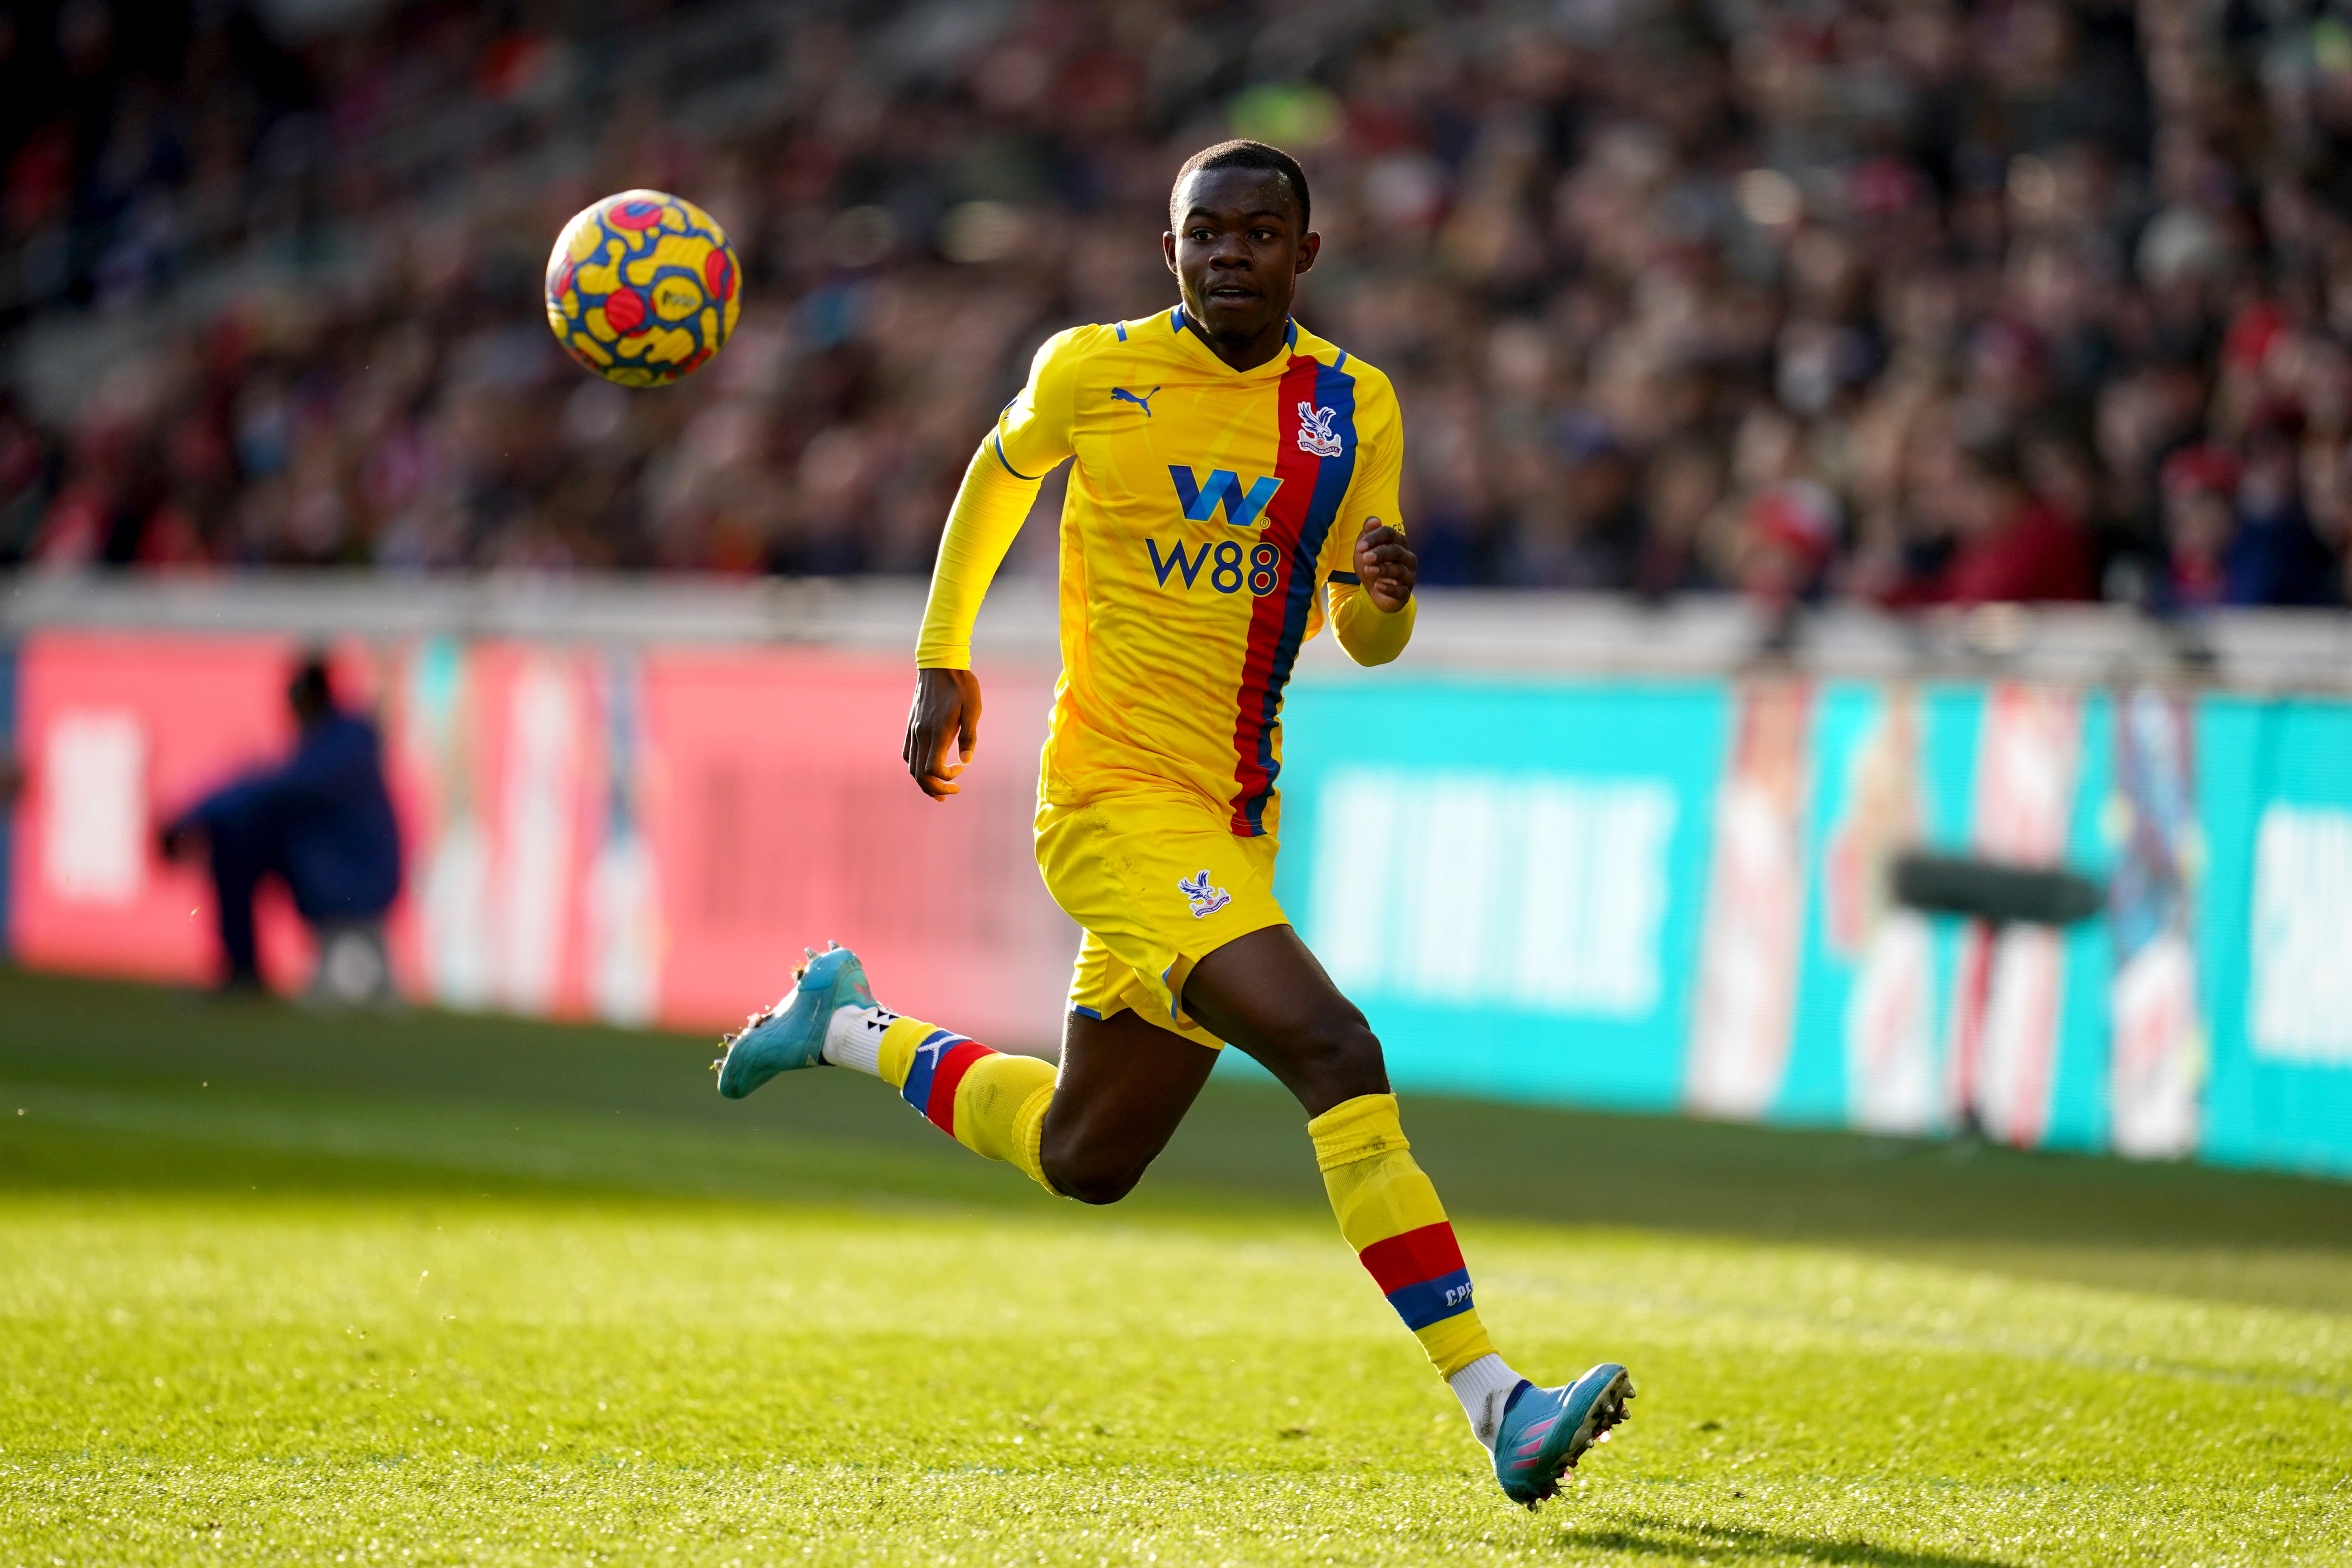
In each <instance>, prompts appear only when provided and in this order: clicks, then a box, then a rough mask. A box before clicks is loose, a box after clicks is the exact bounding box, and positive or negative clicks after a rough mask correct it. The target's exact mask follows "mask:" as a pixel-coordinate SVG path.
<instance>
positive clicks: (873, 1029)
mask: <svg viewBox="0 0 2352 1568" xmlns="http://www.w3.org/2000/svg"><path fill="white" fill-rule="evenodd" d="M1089 952H1090V954H1091V955H1092V957H1093V958H1094V959H1095V961H1096V962H1095V963H1087V961H1085V960H1082V961H1081V963H1080V970H1079V973H1080V977H1081V984H1085V981H1086V977H1087V975H1088V974H1090V973H1094V972H1095V971H1096V970H1097V968H1099V967H1101V965H1102V963H1103V961H1104V959H1105V958H1106V955H1103V954H1101V953H1100V952H1099V951H1098V950H1097V949H1092V948H1090V949H1089ZM1081 1006H1082V1007H1083V1004H1082V1005H1081ZM1096 1013H1097V1009H1095V1008H1091V1007H1086V1008H1084V1010H1082V1011H1073V1012H1072V1013H1070V1014H1069V1015H1068V1017H1067V1019H1066V1026H1065V1028H1064V1032H1063V1039H1062V1062H1061V1068H1060V1071H1059V1073H1058V1075H1057V1074H1056V1071H1055V1067H1054V1065H1053V1064H1052V1063H1050V1062H1045V1061H1040V1060H1038V1059H1037V1058H1034V1057H1024V1056H1015V1055H1011V1054H1008V1053H1005V1052H1001V1051H994V1050H991V1049H990V1048H989V1047H986V1046H983V1045H982V1044H980V1043H979V1042H978V1041H976V1040H971V1039H968V1038H966V1037H963V1036H961V1035H958V1034H953V1033H951V1032H950V1031H949V1030H946V1029H941V1028H938V1027H936V1026H932V1025H930V1024H927V1023H924V1022H923V1021H922V1020H920V1019H919V1018H908V1017H904V1016H900V1015H898V1014H896V1013H893V1012H891V1011H890V1010H889V1009H887V1008H886V1007H884V1006H882V1005H880V1004H879V1003H877V1001H876V1000H875V997H874V993H873V990H872V988H871V987H870V986H869V985H868V984H867V983H866V972H865V968H864V966H863V965H861V964H860V963H858V961H857V955H856V953H853V952H850V951H849V950H848V949H847V948H844V947H835V948H831V949H829V950H828V951H826V952H822V953H816V952H812V953H811V954H810V955H809V962H808V963H807V964H806V965H804V966H803V969H802V971H801V973H800V974H799V975H798V976H797V978H796V981H795V984H794V985H793V989H792V990H791V991H789V992H787V993H786V994H784V997H783V999H782V1000H781V1001H779V1002H778V1003H777V1004H776V1005H774V1006H773V1007H771V1008H769V1009H768V1010H767V1011H766V1012H765V1013H762V1014H761V1015H760V1016H757V1017H755V1018H753V1019H752V1020H751V1022H750V1023H748V1024H746V1025H745V1026H744V1027H743V1028H742V1030H741V1031H740V1033H738V1034H737V1035H736V1036H735V1037H733V1038H731V1039H730V1040H729V1041H728V1048H727V1054H726V1056H725V1057H723V1058H720V1060H719V1062H718V1063H716V1064H715V1065H716V1066H717V1068H718V1069H719V1093H721V1094H723V1095H726V1096H727V1097H728V1098H730V1099H735V1100H740V1099H741V1098H742V1097H743V1096H744V1095H747V1094H749V1093H751V1091H752V1090H753V1089H757V1088H759V1087H760V1086H761V1084H763V1083H765V1082H767V1081H768V1080H769V1079H772V1078H773V1077H775V1076H776V1075H777V1074H778V1073H781V1072H789V1071H792V1070H794V1069H796V1068H812V1067H820V1066H832V1067H846V1068H855V1069H856V1070H857V1071H860V1072H865V1073H868V1074H871V1075H872V1076H874V1077H876V1078H878V1079H882V1080H883V1081H884V1082H885V1083H887V1084H889V1085H890V1086H891V1087H892V1088H893V1089H898V1092H899V1094H900V1095H901V1096H902V1097H904V1098H905V1100H907V1102H908V1104H910V1105H912V1106H913V1107H914V1108H915V1109H916V1110H919V1111H920V1112H921V1113H922V1114H923V1115H924V1116H925V1117H926V1118H928V1119H929V1121H931V1122H932V1123H933V1124H934V1125H935V1126H937V1127H938V1128H939V1129H940V1131H943V1132H945V1133H947V1134H948V1135H949V1136H950V1137H951V1138H953V1139H954V1140H955V1141H956V1142H959V1143H961V1144H963V1145H964V1147H966V1148H968V1149H970V1150H971V1151H972V1152H975V1153H978V1154H981V1155H983V1156H985V1157H986V1158H989V1159H992V1160H1002V1161H1004V1162H1005V1163H1008V1164H1013V1165H1016V1166H1018V1167H1020V1169H1022V1170H1023V1171H1024V1172H1026V1173H1028V1174H1029V1176H1030V1177H1031V1178H1032V1179H1033V1180H1034V1181H1036V1182H1037V1183H1038V1184H1040V1185H1042V1186H1044V1187H1045V1189H1046V1190H1047V1191H1048V1192H1051V1193H1055V1194H1059V1195H1061V1196H1065V1197H1072V1198H1076V1199H1078V1200H1079V1201H1080V1202H1082V1203H1092V1204H1108V1203H1116V1202H1118V1200H1119V1199H1120V1198H1122V1197H1124V1196H1126V1195H1127V1194H1128V1193H1129V1191H1130V1190H1131V1189H1132V1188H1133V1187H1134V1185H1135V1184H1136V1182H1137V1181H1138V1179H1139V1178H1140V1177H1141V1176H1142V1174H1143V1172H1144V1170H1145V1168H1146V1167H1147V1166H1149V1165H1150V1163H1151V1162H1152V1161H1153V1160H1154V1159H1156V1158H1158V1156H1159V1154H1160V1150H1162V1149H1164V1148H1166V1147H1167V1145H1168V1140H1169V1137H1170V1136H1171V1134H1172V1133H1173V1132H1174V1131H1176V1124H1177V1123H1178V1122H1180V1121H1182V1120H1183V1119H1184V1113H1185V1112H1186V1111H1187V1110H1191V1109H1192V1101H1193V1100H1194V1098H1195V1097H1197V1096H1198V1095H1199V1094H1200V1092H1201V1086H1202V1084H1203V1083H1205V1082H1207V1081H1208V1077H1209V1069H1210V1068H1212V1067H1213V1066H1214V1065H1215V1063H1216V1053H1215V1052H1214V1051H1213V1050H1210V1049H1207V1048H1205V1047H1202V1046H1201V1045H1199V1044H1196V1043H1194V1042H1193V1041H1192V1040H1189V1039H1186V1038H1185V1037H1182V1036H1181V1035H1178V1034H1174V1033H1171V1031H1169V1030H1166V1029H1160V1028H1155V1027H1153V1026H1150V1025H1149V1024H1147V1023H1145V1022H1144V1021H1143V1020H1142V1019H1141V1018H1139V1017H1138V1016H1136V1015H1135V1014H1134V1013H1133V1012H1131V1011H1126V1010H1120V1011H1117V1012H1114V1013H1111V1014H1110V1016H1108V1017H1101V1016H1096Z"/></svg>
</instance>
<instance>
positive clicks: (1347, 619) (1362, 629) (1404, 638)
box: [1330, 579, 1421, 664]
mask: <svg viewBox="0 0 2352 1568" xmlns="http://www.w3.org/2000/svg"><path fill="white" fill-rule="evenodd" d="M1330 594H1331V635H1332V636H1333V637H1338V638H1339V647H1340V650H1341V651H1342V652H1344V653H1345V654H1347V656H1348V657H1349V658H1352V659H1354V660H1355V661H1356V662H1357V663H1358V664H1386V663H1388V662H1389V661H1390V660H1391V659H1392V658H1396V656H1397V655H1399V654H1401V653H1402V652H1403V651H1404V645H1405V644H1406V643H1408V642H1411V641H1412V617H1413V611H1414V607H1415V606H1416V605H1419V604H1420V603H1421V601H1420V600H1418V599H1407V600H1406V601H1405V602H1404V608H1402V609H1401V610H1383V609H1381V607H1380V605H1378V604H1376V603H1375V602H1374V601H1373V599H1372V596H1371V595H1370V594H1367V593H1365V592H1364V590H1363V589H1362V588H1360V587H1359V586H1357V585H1356V584H1353V583H1348V582H1341V581H1339V580H1337V579H1334V580H1333V582H1332V584H1331V588H1330Z"/></svg>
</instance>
